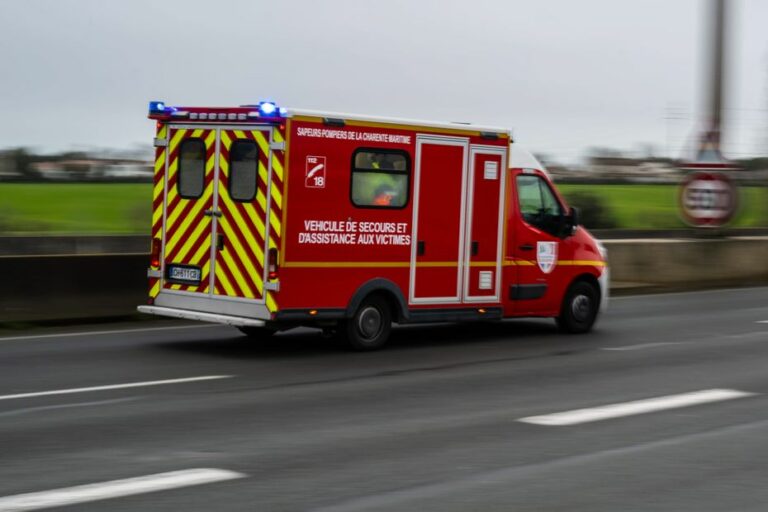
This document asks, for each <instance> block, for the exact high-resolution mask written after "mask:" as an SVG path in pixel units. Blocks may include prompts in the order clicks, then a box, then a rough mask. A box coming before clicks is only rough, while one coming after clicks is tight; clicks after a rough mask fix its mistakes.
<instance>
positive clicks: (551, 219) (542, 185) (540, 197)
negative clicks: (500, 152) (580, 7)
mask: <svg viewBox="0 0 768 512" xmlns="http://www.w3.org/2000/svg"><path fill="white" fill-rule="evenodd" d="M517 197H518V201H519V203H520V214H521V215H522V216H523V220H525V222H527V223H528V224H530V225H532V226H535V227H537V228H539V229H541V230H542V231H546V232H547V233H550V234H552V235H555V236H557V233H558V230H559V227H560V221H561V219H562V215H563V210H562V207H561V206H560V203H559V202H558V201H557V198H556V197H555V194H554V193H553V192H552V190H551V189H550V188H549V185H547V183H546V182H545V181H544V180H543V179H542V178H541V177H539V176H536V175H530V174H521V175H519V176H518V177H517Z"/></svg>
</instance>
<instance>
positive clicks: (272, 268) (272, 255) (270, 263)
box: [267, 247, 278, 280]
mask: <svg viewBox="0 0 768 512" xmlns="http://www.w3.org/2000/svg"><path fill="white" fill-rule="evenodd" d="M277 270H278V266H277V249H275V248H274V247H273V248H272V249H270V250H269V253H268V255H267V276H268V277H269V279H270V280H272V279H277Z"/></svg>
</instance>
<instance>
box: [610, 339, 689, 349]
mask: <svg viewBox="0 0 768 512" xmlns="http://www.w3.org/2000/svg"><path fill="white" fill-rule="evenodd" d="M686 343H690V342H689V341H659V342H656V343H641V344H639V345H626V346H624V347H600V350H617V351H623V350H642V349H644V348H654V347H664V346H666V345H684V344H686Z"/></svg>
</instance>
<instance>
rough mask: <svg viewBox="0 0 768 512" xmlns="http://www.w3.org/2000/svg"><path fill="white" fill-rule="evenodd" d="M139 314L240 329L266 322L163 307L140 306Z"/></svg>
mask: <svg viewBox="0 0 768 512" xmlns="http://www.w3.org/2000/svg"><path fill="white" fill-rule="evenodd" d="M136 309H137V310H138V311H139V313H146V314H148V315H159V316H169V317H172V318H184V319H186V320H198V321H200V322H212V323H217V324H226V325H234V326H238V327H264V325H265V322H264V320H256V319H255V318H246V317H243V316H234V315H222V314H219V313H203V312H202V311H191V310H189V309H179V308H168V307H163V306H139V307H137V308H136Z"/></svg>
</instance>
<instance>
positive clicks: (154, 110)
mask: <svg viewBox="0 0 768 512" xmlns="http://www.w3.org/2000/svg"><path fill="white" fill-rule="evenodd" d="M165 109H166V107H165V102H164V101H150V102H149V113H150V114H162V113H164V112H165Z"/></svg>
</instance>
